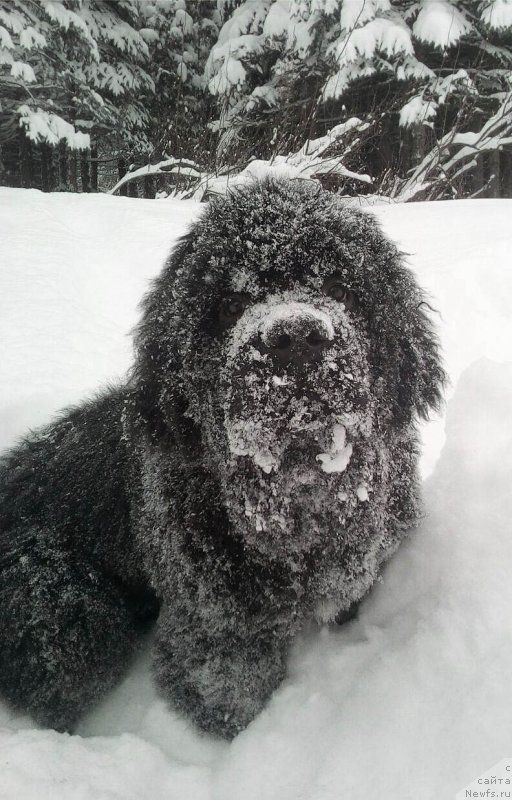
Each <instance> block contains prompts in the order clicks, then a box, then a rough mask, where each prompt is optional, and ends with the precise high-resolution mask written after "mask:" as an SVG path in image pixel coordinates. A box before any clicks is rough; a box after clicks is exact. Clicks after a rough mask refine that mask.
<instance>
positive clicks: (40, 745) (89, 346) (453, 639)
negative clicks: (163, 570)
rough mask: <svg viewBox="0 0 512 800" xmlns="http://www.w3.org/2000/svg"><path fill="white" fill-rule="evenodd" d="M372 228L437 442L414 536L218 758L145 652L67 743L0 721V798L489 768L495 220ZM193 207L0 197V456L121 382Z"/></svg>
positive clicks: (509, 347)
mask: <svg viewBox="0 0 512 800" xmlns="http://www.w3.org/2000/svg"><path fill="white" fill-rule="evenodd" d="M373 210H374V211H376V212H377V213H378V215H379V216H380V218H381V220H382V221H383V224H384V227H385V228H386V230H387V231H388V232H389V233H390V235H392V236H394V237H395V238H396V239H398V240H399V242H400V243H401V246H402V247H403V249H404V250H406V251H408V252H409V253H412V256H411V259H410V260H411V263H412V264H413V266H414V268H415V270H416V271H417V272H418V275H419V280H420V282H421V283H422V284H423V285H424V286H426V288H427V289H428V290H429V291H430V292H431V293H432V295H433V297H432V304H433V306H435V308H437V309H438V310H439V312H440V317H439V325H440V334H441V337H442V339H443V343H444V349H445V355H446V362H447V366H448V369H449V372H450V375H451V378H452V387H451V389H450V391H449V396H450V398H451V399H450V403H449V408H448V414H447V419H446V430H445V420H438V421H436V422H433V423H430V424H429V425H425V426H424V427H423V435H424V439H425V444H426V458H425V459H424V462H423V466H424V473H425V475H426V474H428V473H432V470H433V473H432V474H431V475H430V477H429V479H428V480H427V481H426V484H425V503H426V512H427V516H426V519H425V521H424V523H423V525H422V526H421V529H420V530H419V531H417V532H416V534H415V536H414V537H413V538H411V539H410V540H409V541H408V542H407V543H406V544H405V546H403V547H402V548H401V549H400V551H399V552H398V554H397V555H396V556H395V557H394V558H393V560H392V561H391V563H390V564H389V566H388V568H387V569H386V571H385V574H384V576H383V581H382V583H381V584H380V585H378V586H377V587H376V589H375V590H374V591H373V592H372V595H371V597H370V598H369V599H368V601H367V602H366V603H365V604H364V606H363V608H362V611H361V613H360V616H359V619H358V620H356V621H354V622H352V623H350V624H349V625H347V626H345V627H344V628H336V627H323V628H313V627H312V628H311V629H310V630H308V631H305V632H304V634H303V636H302V637H301V640H300V641H299V642H297V645H296V647H295V649H294V652H293V655H292V658H291V660H290V669H289V676H288V678H287V680H286V681H285V683H284V684H283V685H282V687H281V688H280V689H279V690H278V691H277V692H276V693H275V695H274V697H273V698H272V700H271V702H270V703H269V705H268V707H267V709H266V710H265V711H264V713H263V714H261V715H260V716H259V717H258V718H257V719H256V720H255V721H254V723H253V724H252V725H251V726H250V727H249V728H248V729H247V730H246V731H245V732H244V733H242V734H241V735H240V736H239V737H238V738H237V739H236V740H235V741H234V742H233V743H232V744H230V745H228V744H226V743H224V742H219V741H217V740H215V739H213V738H210V737H206V736H199V735H198V734H197V733H196V732H195V731H194V730H193V729H192V727H191V726H190V725H189V724H188V723H187V722H186V721H185V720H183V719H181V718H179V717H178V716H177V715H176V714H174V713H173V711H172V710H170V709H167V708H166V707H165V706H164V704H163V703H162V701H160V700H159V699H158V698H157V697H156V695H155V692H154V689H153V687H152V685H151V681H150V677H149V670H148V657H147V648H146V649H145V650H144V652H142V653H141V656H140V658H139V660H138V661H137V662H136V663H135V664H134V666H133V668H132V670H131V671H130V672H129V674H128V676H127V678H126V680H125V682H124V683H123V684H122V685H121V686H119V687H118V689H117V690H116V691H114V692H113V693H112V694H111V696H110V697H109V698H108V699H107V700H106V701H105V702H104V703H103V705H102V706H101V707H100V708H98V709H96V710H95V711H94V712H93V713H92V714H91V715H90V716H89V717H88V718H87V719H85V720H84V721H83V722H82V725H81V727H80V730H79V734H80V735H76V736H66V735H61V734H56V733H54V732H52V731H42V730H37V729H36V728H34V726H33V725H32V723H31V722H30V720H28V719H27V718H23V717H20V716H18V715H15V714H13V713H12V712H11V711H9V710H8V709H7V708H6V707H5V706H3V705H0V797H1V798H2V800H3V798H6V800H14V799H15V800H36V798H37V800H41V798H51V799H52V800H75V798H76V800H78V799H79V800H103V798H105V800H107V798H108V800H118V799H119V800H131V798H134V800H135V798H137V800H138V799H139V798H141V797H152V798H155V800H160V798H161V799H162V800H164V798H166V800H173V798H176V800H178V798H179V800H203V798H205V799H206V798H208V799H209V800H210V799H211V800H231V799H232V800H240V798H243V800H251V799H252V798H254V799H255V800H256V798H258V800H259V799H260V798H262V799H263V800H274V798H275V799H276V800H277V799H278V798H279V800H299V798H304V799H306V798H307V800H339V798H340V797H343V798H350V800H359V798H361V800H362V798H365V800H366V798H372V800H373V798H376V797H379V798H384V799H385V800H388V798H389V800H391V798H393V800H406V799H407V798H411V800H412V798H414V800H422V799H423V798H425V800H427V798H428V800H431V798H434V800H437V799H438V798H439V799H444V798H453V797H454V795H455V793H456V792H457V791H458V790H460V789H461V788H462V787H463V786H465V785H466V784H468V783H469V782H470V781H471V780H473V779H474V778H475V777H476V776H477V775H479V774H481V773H482V772H484V770H486V769H487V768H489V767H490V766H492V765H493V764H495V763H496V762H498V761H500V760H501V759H502V758H504V757H507V756H510V742H511V741H512V715H511V714H510V712H509V708H510V704H511V697H510V694H511V691H510V675H511V673H512V637H511V635H510V633H511V622H510V620H512V537H511V536H510V518H511V516H512V496H511V493H510V486H511V484H512V420H511V416H512V415H511V412H510V409H511V408H512V365H510V364H509V365H505V364H501V363H496V362H503V361H512V291H511V284H512V274H511V269H510V255H509V254H510V245H511V241H510V239H511V236H510V233H507V230H508V228H509V222H508V221H509V219H510V214H511V211H512V203H511V202H509V201H457V202H446V203H432V204H411V205H406V206H403V205H401V206H392V205H391V206H390V205H387V206H382V207H380V206H379V207H374V209H373ZM197 211H198V209H197V207H196V206H194V205H193V204H188V203H180V202H177V201H176V202H173V201H163V202H161V203H156V202H154V201H143V200H139V201H136V200H131V199H127V198H113V197H101V196H99V197H98V196H82V197H79V196H72V195H50V196H44V195H42V194H40V193H38V192H35V191H30V192H29V191H23V190H5V189H0V264H1V265H2V266H1V269H0V342H1V357H0V371H1V375H0V386H1V387H2V388H1V393H0V426H1V427H0V437H1V445H2V446H4V445H6V444H8V443H11V442H12V441H14V440H15V438H16V437H17V436H18V435H20V434H21V433H22V432H23V430H24V429H25V428H26V427H27V425H37V424H40V423H41V422H43V421H44V420H45V419H47V418H48V416H49V415H50V413H53V412H54V411H55V409H56V408H58V407H59V406H61V405H63V404H67V403H71V402H75V401H78V400H80V399H81V398H82V397H83V396H84V395H87V394H91V393H92V392H93V391H94V389H95V388H96V387H97V386H98V385H100V384H102V383H103V384H104V383H106V382H107V381H109V380H112V379H116V378H122V375H123V373H124V371H125V370H126V368H127V366H128V364H129V362H130V358H131V345H130V340H129V339H128V337H127V336H126V333H127V332H128V331H129V329H130V328H131V327H132V326H133V324H134V322H135V321H136V318H137V314H136V302H137V300H138V299H139V297H140V295H141V294H142V292H143V290H144V287H145V286H146V285H147V281H148V279H149V278H150V277H151V276H152V275H154V274H155V273H156V272H157V271H158V269H159V266H160V264H161V261H162V260H163V258H164V255H165V253H166V252H167V249H168V246H169V242H170V241H171V240H172V239H174V238H175V237H176V236H177V235H178V234H179V233H181V232H182V231H183V228H184V226H185V224H186V222H187V220H188V219H190V218H191V217H192V216H193V215H194V214H196V213H197ZM490 359H492V360H493V361H494V363H493V361H491V360H490ZM445 436H446V443H445V445H444V449H443V452H442V455H441V457H440V459H439V461H438V462H437V463H436V461H437V459H438V456H439V452H440V450H441V447H442V445H443V441H444V438H445Z"/></svg>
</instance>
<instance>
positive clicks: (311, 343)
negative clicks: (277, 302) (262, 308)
mask: <svg viewBox="0 0 512 800" xmlns="http://www.w3.org/2000/svg"><path fill="white" fill-rule="evenodd" d="M333 335H334V331H333V329H332V324H331V321H330V319H329V317H328V316H327V315H326V314H323V313H322V312H317V311H316V310H315V309H311V310H310V311H309V310H308V312H303V311H302V310H301V309H299V310H297V311H296V312H295V313H293V310H291V309H289V308H286V307H285V308H284V309H283V310H282V311H281V313H279V311H277V313H276V311H274V313H273V314H272V315H271V316H270V319H268V320H267V321H266V323H265V324H264V326H263V330H262V331H261V338H262V341H263V344H264V346H265V350H266V352H267V353H269V354H270V355H271V357H272V359H273V361H274V362H275V363H276V364H278V365H281V366H288V365H289V364H294V365H295V366H298V367H300V366H303V365H305V364H310V363H312V362H314V361H319V360H320V359H321V358H322V356H323V353H324V351H325V349H326V348H327V347H328V346H329V345H330V344H331V343H332V340H333Z"/></svg>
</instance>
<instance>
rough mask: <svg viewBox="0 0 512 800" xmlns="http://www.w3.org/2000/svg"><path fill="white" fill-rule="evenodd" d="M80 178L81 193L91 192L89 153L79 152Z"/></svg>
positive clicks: (85, 151)
mask: <svg viewBox="0 0 512 800" xmlns="http://www.w3.org/2000/svg"><path fill="white" fill-rule="evenodd" d="M80 178H81V181H82V192H90V191H91V177H90V173H89V151H88V150H80Z"/></svg>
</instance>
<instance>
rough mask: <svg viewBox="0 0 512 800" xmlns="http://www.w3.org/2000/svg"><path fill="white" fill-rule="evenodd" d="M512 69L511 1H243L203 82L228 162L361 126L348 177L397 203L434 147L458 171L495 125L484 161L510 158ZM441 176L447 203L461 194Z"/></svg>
mask: <svg viewBox="0 0 512 800" xmlns="http://www.w3.org/2000/svg"><path fill="white" fill-rule="evenodd" d="M511 65H512V0H469V1H468V0H414V1H413V0H404V2H400V3H398V2H395V3H393V2H391V0H345V1H343V0H290V2H289V3H282V2H279V1H278V0H262V2H254V0H245V2H242V3H241V4H238V5H236V7H235V8H233V9H232V10H230V12H229V15H228V18H227V19H226V20H225V22H224V25H223V27H222V29H221V31H220V34H219V38H218V41H217V44H216V45H215V46H214V47H213V49H212V52H211V54H210V57H209V59H208V63H207V66H206V77H207V80H208V87H209V90H210V92H211V93H212V94H213V95H215V96H216V97H217V99H218V108H219V112H220V116H219V119H218V121H217V123H216V124H217V127H218V129H219V131H220V133H221V137H220V143H219V152H220V155H221V156H222V157H223V158H224V159H225V160H226V161H230V162H231V163H235V162H236V161H237V160H240V161H244V159H245V161H246V160H247V159H248V158H249V157H250V156H251V155H258V156H260V157H266V158H269V157H271V156H275V155H276V154H279V153H286V152H290V151H291V150H296V149H297V148H298V147H299V146H300V145H302V144H303V143H304V141H305V140H307V139H310V138H314V137H318V136H322V135H324V134H326V132H327V131H328V129H329V128H332V126H333V125H336V124H339V123H343V122H344V121H346V120H348V119H350V118H352V117H357V118H360V119H361V120H362V122H363V123H364V124H365V130H364V133H363V134H362V135H361V136H359V146H358V147H352V148H351V151H352V154H351V161H350V163H349V164H348V165H347V166H349V167H351V168H352V169H354V170H356V171H363V172H366V171H370V172H371V173H372V174H373V177H374V179H375V180H374V185H376V186H377V187H380V188H381V190H383V189H384V190H385V191H387V192H393V191H395V192H396V191H399V183H397V181H396V177H397V176H398V177H400V175H402V176H403V177H405V175H406V171H407V169H408V168H410V167H411V166H414V165H415V164H418V162H420V163H421V162H422V160H423V159H424V158H425V156H426V154H428V152H429V151H430V149H431V148H432V147H433V146H434V144H435V143H436V142H439V141H442V142H443V148H444V153H445V156H446V158H447V159H448V160H450V159H451V158H452V156H453V152H452V151H453V148H454V147H455V148H456V147H457V145H461V146H462V142H463V140H462V139H456V138H454V137H456V136H462V135H463V134H467V133H470V132H477V131H479V130H483V126H484V125H485V124H486V123H488V122H489V121H492V123H491V125H490V130H492V131H493V132H494V134H496V135H495V138H494V141H492V140H491V138H490V136H487V134H485V136H487V138H486V139H485V143H484V140H482V142H481V144H482V152H487V153H488V152H489V148H490V147H491V145H493V146H494V148H495V150H496V151H497V150H498V149H499V147H501V146H503V145H506V146H508V143H509V138H510V137H509V135H508V130H507V125H508V121H509V115H508V101H509V98H510V91H511V89H512V87H511ZM496 115H497V117H496ZM495 117H496V119H495ZM350 130H351V131H352V134H351V135H353V130H354V128H353V127H352V128H350ZM485 136H484V138H485ZM446 137H448V138H446ZM466 140H467V141H468V139H467V137H466ZM346 145H347V143H346V141H344V142H343V143H342V146H341V149H342V150H346V149H347V148H346ZM464 146H465V147H468V145H464ZM446 158H445V160H446ZM466 161H467V159H466ZM464 163H466V162H464ZM437 166H438V172H437V174H436V175H435V176H434V182H435V183H439V184H440V186H441V188H440V191H441V192H445V191H452V192H453V191H455V192H456V191H457V186H456V185H455V184H453V181H452V178H451V177H450V175H449V174H447V173H446V174H445V175H444V177H443V168H442V164H441V163H439V164H438V165H437ZM459 166H462V165H459ZM451 167H453V165H451ZM429 170H430V173H432V165H431V166H430V167H429ZM434 171H435V170H434ZM424 177H425V176H424ZM432 177H433V176H432V174H431V176H430V178H429V180H431V179H432ZM458 177H459V176H457V178H458ZM443 181H444V183H443ZM426 182H427V183H428V181H426ZM400 185H401V184H400ZM397 187H398V188H397Z"/></svg>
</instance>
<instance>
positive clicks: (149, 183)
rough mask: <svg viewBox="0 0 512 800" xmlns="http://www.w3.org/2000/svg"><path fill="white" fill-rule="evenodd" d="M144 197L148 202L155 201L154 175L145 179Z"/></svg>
mask: <svg viewBox="0 0 512 800" xmlns="http://www.w3.org/2000/svg"><path fill="white" fill-rule="evenodd" d="M144 197H146V198H147V199H148V200H154V199H155V181H154V178H153V176H152V175H146V177H145V178H144Z"/></svg>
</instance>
